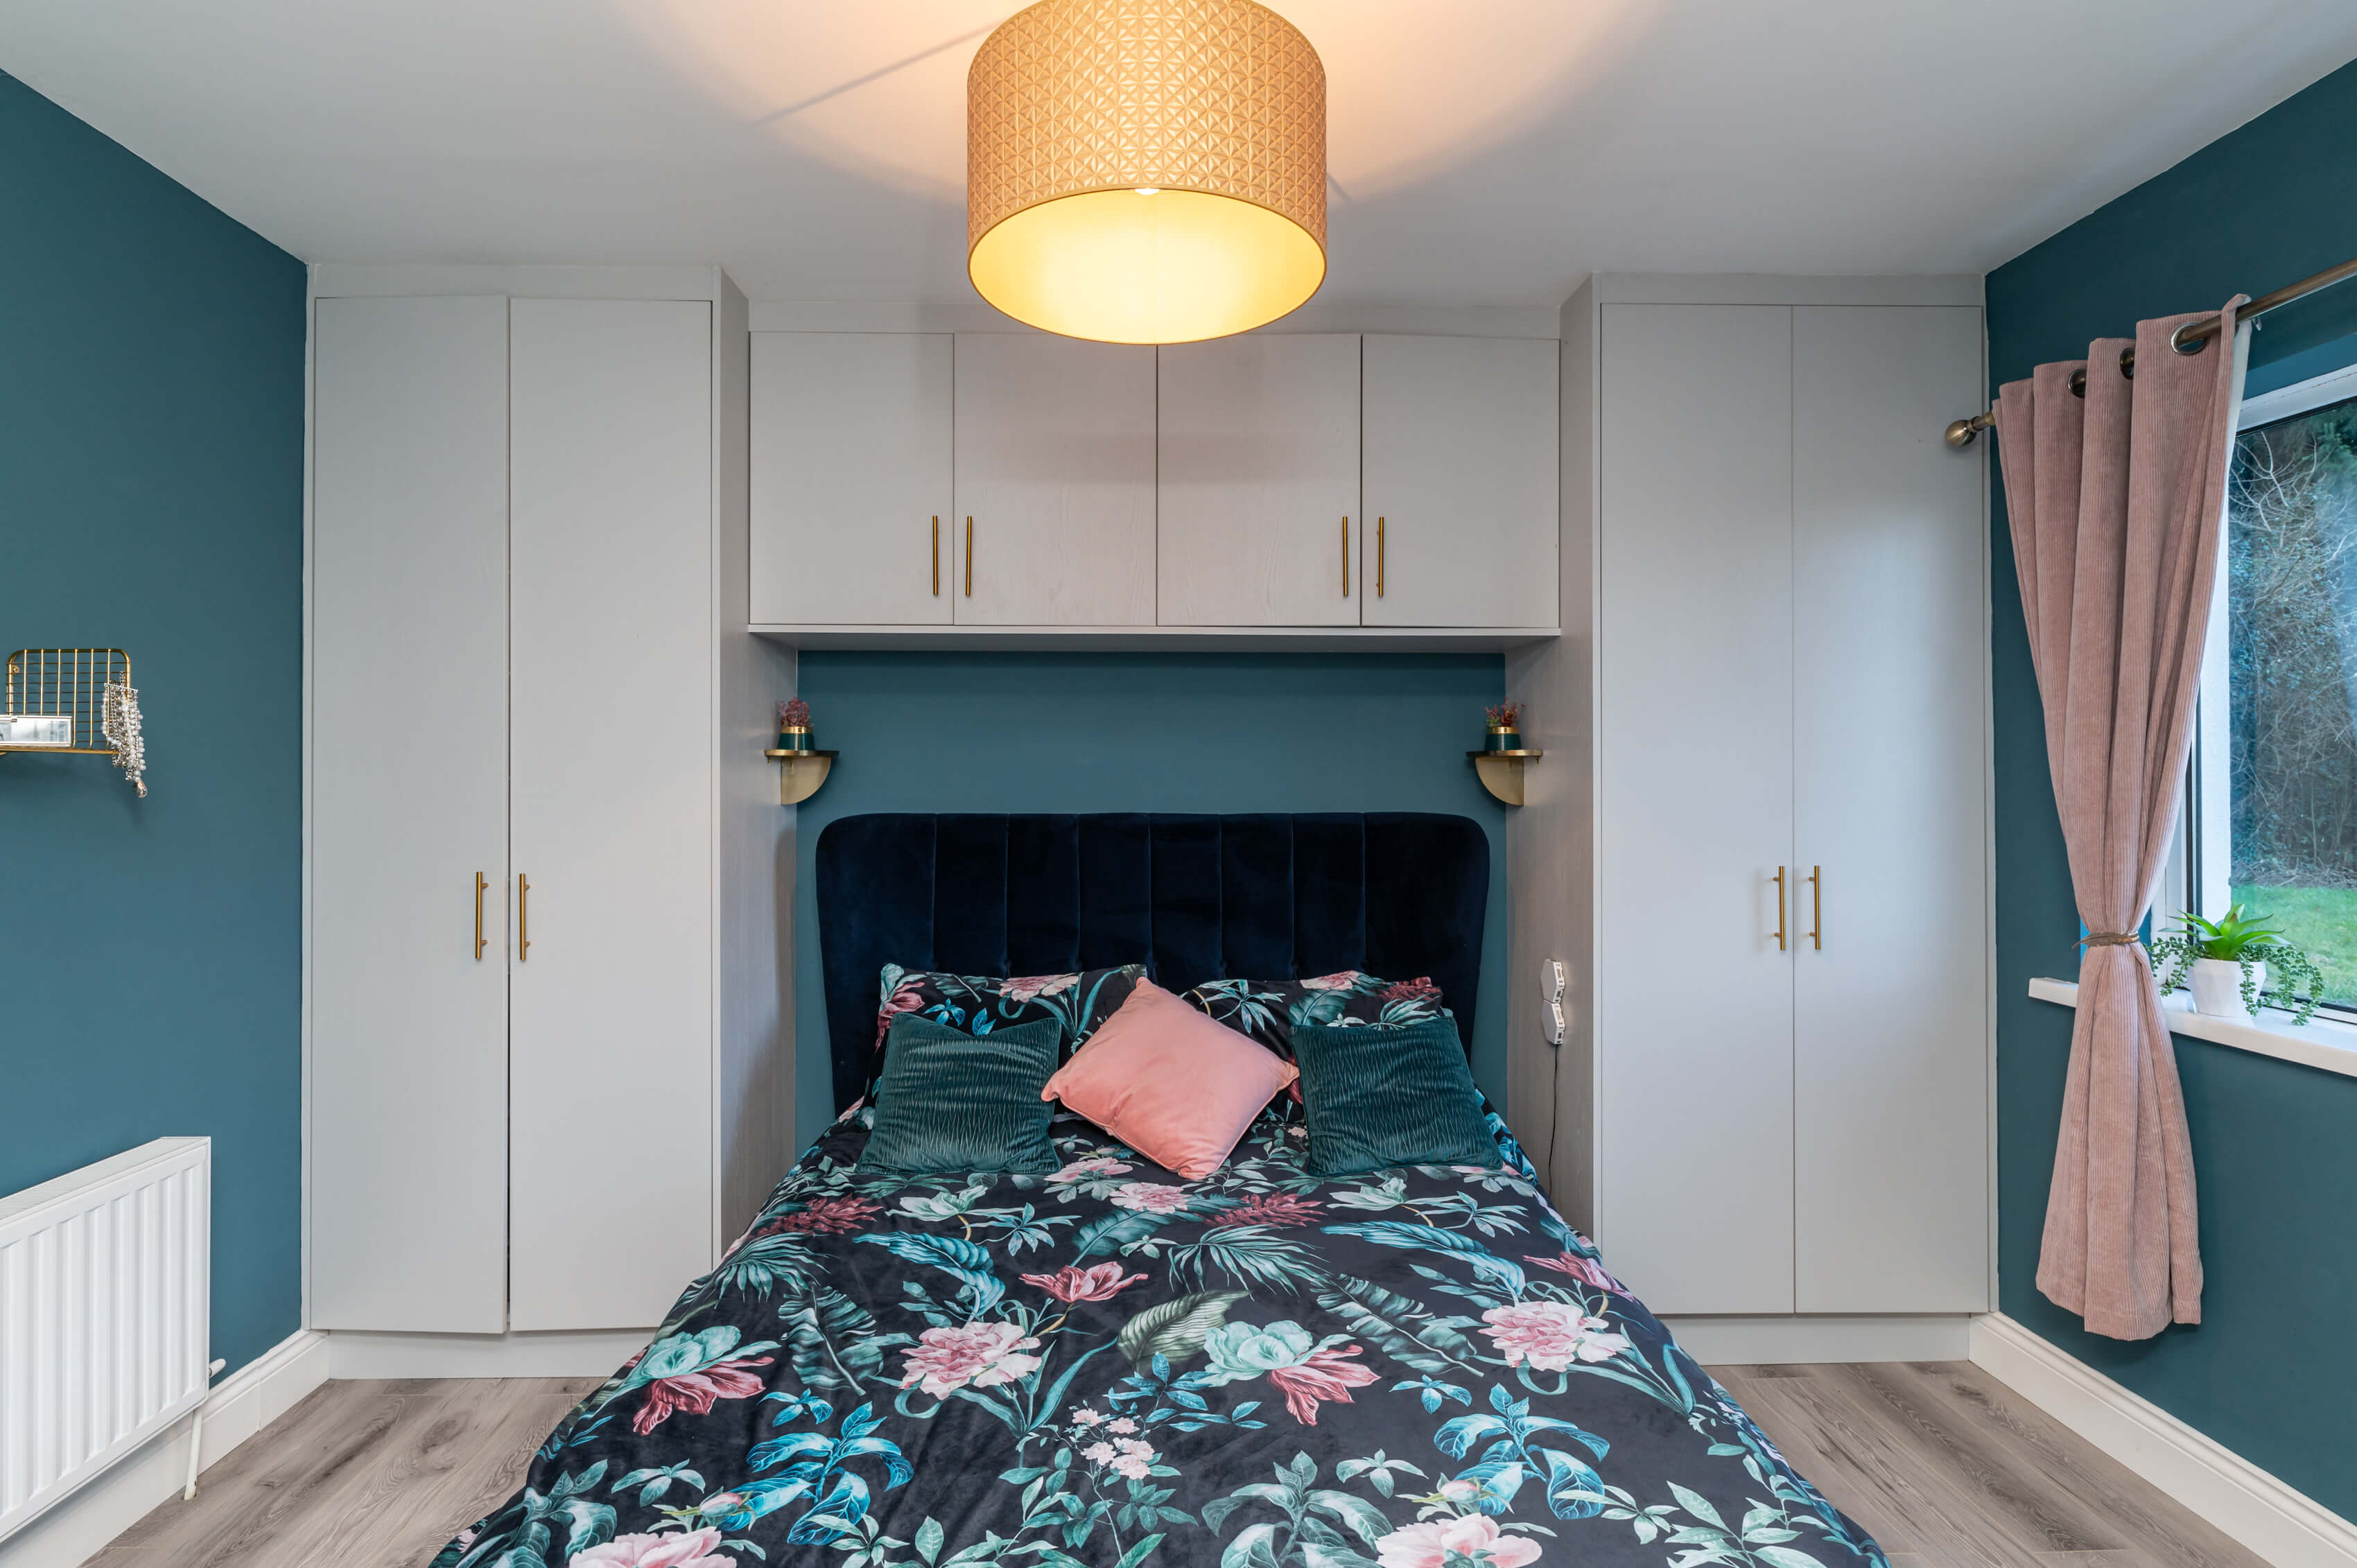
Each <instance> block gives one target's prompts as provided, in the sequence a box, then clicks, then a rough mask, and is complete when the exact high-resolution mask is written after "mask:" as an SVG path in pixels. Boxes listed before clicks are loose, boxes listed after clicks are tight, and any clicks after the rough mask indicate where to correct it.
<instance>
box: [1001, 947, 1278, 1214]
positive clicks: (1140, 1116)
mask: <svg viewBox="0 0 2357 1568" xmlns="http://www.w3.org/2000/svg"><path fill="white" fill-rule="evenodd" d="M1300 1076H1301V1071H1300V1069H1298V1068H1297V1067H1295V1066H1294V1065H1293V1064H1292V1063H1291V1062H1289V1061H1286V1060H1285V1059H1284V1058H1281V1057H1279V1056H1277V1055H1276V1054H1275V1052H1273V1051H1270V1050H1267V1049H1265V1048H1264V1047H1261V1046H1258V1045H1255V1044H1254V1042H1253V1041H1252V1040H1251V1039H1250V1038H1249V1037H1248V1036H1243V1035H1240V1034H1238V1033H1237V1032H1236V1031H1235V1030H1233V1029H1231V1028H1229V1027H1228V1026H1226V1025H1224V1024H1215V1023H1213V1022H1212V1021H1211V1019H1209V1018H1207V1017H1205V1016H1203V1015H1202V1014H1200V1013H1198V1012H1197V1011H1195V1009H1193V1008H1192V1007H1189V1006H1188V1005H1187V1004H1185V1003H1184V1002H1181V1001H1180V1000H1179V998H1178V997H1176V996H1173V995H1172V994H1170V993H1168V991H1165V990H1163V989H1162V988H1161V987H1160V986H1158V985H1157V984H1155V983H1153V982H1152V981H1150V980H1140V981H1139V982H1138V983H1137V989H1135V991H1132V992H1131V993H1129V1000H1128V1001H1126V1002H1124V1003H1123V1004H1121V1007H1120V1009H1119V1011H1117V1012H1115V1013H1114V1015H1113V1016H1112V1017H1110V1018H1108V1019H1106V1020H1105V1021H1104V1022H1103V1024H1102V1025H1100V1026H1098V1027H1097V1032H1096V1033H1095V1034H1093V1035H1091V1036H1089V1039H1088V1043H1087V1044H1086V1045H1083V1046H1082V1047H1081V1048H1080V1049H1079V1050H1078V1051H1075V1052H1074V1053H1073V1054H1072V1059H1071V1061H1068V1062H1066V1063H1065V1064H1064V1065H1063V1066H1062V1067H1061V1068H1060V1069H1057V1071H1056V1075H1055V1076H1054V1077H1053V1078H1051V1079H1049V1080H1048V1086H1047V1087H1046V1088H1045V1089H1042V1090H1040V1091H1039V1098H1040V1099H1042V1100H1060V1101H1063V1102H1064V1104H1065V1106H1066V1107H1067V1108H1068V1109H1070V1110H1072V1111H1076V1112H1080V1113H1081V1114H1082V1115H1083V1116H1085V1117H1087V1118H1088V1119H1089V1120H1090V1121H1092V1122H1095V1123H1096V1124H1097V1125H1098V1126H1100V1127H1102V1128H1103V1129H1104V1130H1105V1131H1106V1132H1108V1133H1112V1134H1113V1135H1114V1137H1116V1138H1119V1139H1120V1140H1121V1141H1122V1142H1123V1143H1125V1144H1128V1145H1129V1146H1130V1147H1131V1148H1133V1149H1135V1150H1136V1151H1137V1152H1138V1153H1139V1154H1141V1155H1145V1156H1146V1158H1147V1159H1149V1160H1152V1161H1153V1162H1154V1163H1155V1164H1157V1165H1162V1166H1164V1167H1166V1168H1168V1169H1169V1170H1174V1171H1177V1172H1178V1173H1179V1175H1180V1176H1185V1177H1186V1178H1187V1179H1188V1180H1189V1181H1200V1180H1202V1179H1203V1178H1204V1177H1205V1176H1210V1175H1211V1173H1212V1172H1213V1171H1216V1170H1218V1169H1219V1168H1220V1165H1221V1164H1222V1162H1223V1161H1225V1160H1226V1159H1227V1157H1228V1151H1229V1150H1231V1149H1232V1148H1234V1147H1235V1146H1236V1140H1237V1139H1239V1138H1241V1137H1243V1135H1244V1129H1245V1128H1247V1127H1250V1126H1251V1125H1252V1122H1253V1118H1254V1117H1255V1116H1257V1115H1259V1114H1260V1108H1261V1107H1262V1106H1264V1105H1266V1104H1267V1103H1268V1101H1269V1097H1270V1096H1272V1095H1274V1094H1275V1093H1276V1092H1277V1091H1278V1090H1281V1089H1284V1088H1285V1087H1286V1086H1287V1085H1288V1084H1290V1083H1292V1082H1293V1080H1294V1079H1297V1078H1298V1077H1300Z"/></svg>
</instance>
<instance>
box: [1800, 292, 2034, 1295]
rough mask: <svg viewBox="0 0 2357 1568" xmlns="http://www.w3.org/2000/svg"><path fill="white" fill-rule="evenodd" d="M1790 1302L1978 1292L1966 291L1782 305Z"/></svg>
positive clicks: (1978, 1068) (1979, 1034) (1973, 516)
mask: <svg viewBox="0 0 2357 1568" xmlns="http://www.w3.org/2000/svg"><path fill="white" fill-rule="evenodd" d="M1793 322H1794V325H1793V367H1792V387H1793V413H1792V429H1793V474H1792V489H1793V506H1794V540H1795V543H1794V566H1793V584H1794V620H1793V629H1792V638H1793V649H1794V655H1793V657H1794V674H1795V685H1794V691H1793V702H1792V714H1793V720H1794V725H1795V729H1796V741H1797V746H1798V755H1797V758H1796V762H1797V775H1796V777H1797V811H1798V817H1797V833H1796V842H1795V852H1796V854H1799V855H1800V856H1801V857H1803V858H1804V859H1805V860H1806V861H1807V862H1808V863H1809V865H1808V866H1804V867H1803V873H1804V874H1805V873H1806V871H1807V870H1809V869H1810V868H1812V867H1817V866H1822V868H1823V869H1822V875H1823V877H1824V881H1823V883H1822V885H1821V886H1820V887H1819V888H1817V889H1807V888H1804V889H1803V898H1802V906H1801V914H1800V924H1801V927H1802V928H1803V929H1807V928H1808V927H1809V926H1810V924H1811V916H1812V913H1813V908H1815V906H1816V904H1817V902H1818V900H1816V899H1814V898H1813V897H1811V894H1812V893H1813V892H1821V893H1822V908H1823V913H1824V926H1823V946H1822V947H1820V946H1819V945H1818V942H1817V941H1816V940H1809V941H1805V942H1803V944H1801V946H1800V949H1799V950H1798V952H1797V953H1796V954H1795V957H1794V961H1793V962H1794V978H1795V981H1796V984H1797V992H1796V1003H1795V1014H1794V1016H1795V1032H1794V1039H1795V1047H1796V1049H1795V1056H1794V1064H1795V1072H1796V1075H1797V1085H1798V1113H1797V1114H1798V1121H1797V1123H1796V1126H1795V1128H1794V1135H1793V1147H1794V1150H1795V1155H1796V1159H1797V1162H1798V1165H1797V1173H1796V1176H1797V1187H1796V1202H1797V1213H1796V1219H1795V1227H1794V1237H1795V1242H1796V1248H1797V1252H1798V1260H1799V1265H1798V1266H1799V1304H1800V1310H1801V1311H1803V1312H1977V1311H1982V1310H1985V1309H1986V1307H1987V1306H1988V1305H1989V1302H1988V1271H1989V1257H1988V1164H1987V1161H1988V1110H1987V1092H1988V1090H1987V1082H1988V1016H1987V1007H1988V971H1987V965H1986V940H1987V938H1986V920H1987V908H1988V906H1987V869H1986V868H1987V855H1988V845H1987V841H1986V832H1987V826H1986V824H1987V800H1986V792H1985V791H1986V786H1985V782H1984V780H1985V778H1986V768H1987V763H1986V752H1985V749H1984V745H1985V743H1984V740H1983V735H1984V724H1985V719H1986V714H1985V713H1984V710H1983V690H1984V685H1983V682H1984V671H1985V670H1986V660H1987V657H1988V644H1987V640H1986V613H1987V602H1988V596H1987V586H1986V571H1985V567H1984V561H1985V552H1986V526H1985V518H1984V512H1983V505H1984V503H1983V499H1982V491H1981V486H1982V481H1983V476H1984V475H1985V474H1986V472H1987V464H1986V460H1985V459H1982V458H1977V457H1975V456H1973V455H1972V454H1971V453H1970V452H1954V451H1951V450H1949V448H1948V446H1947V444H1946V443H1945V442H1943V441H1942V440H1941V439H1940V432H1941V430H1942V428H1943V426H1944V425H1945V424H1946V423H1947V421H1948V420H1950V419H1953V418H1954V417H1955V416H1954V415H1953V414H1946V415H1943V414H1942V413H1941V412H1940V411H1941V410H1942V409H1945V408H1967V407H1971V406H1974V404H1975V399H1977V398H1978V397H1979V396H1980V395H1981V389H1982V380H1981V318H1980V312H1979V311H1978V310H1976V309H1972V308H1955V307H1941V308H1928V307H1912V308H1896V307H1894V308H1850V307H1845V308H1826V307H1807V308H1803V309H1799V310H1796V311H1795V312H1794V313H1793Z"/></svg>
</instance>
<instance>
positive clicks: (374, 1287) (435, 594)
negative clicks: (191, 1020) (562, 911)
mask: <svg viewBox="0 0 2357 1568" xmlns="http://www.w3.org/2000/svg"><path fill="white" fill-rule="evenodd" d="M507 308H508V307H507V301H505V300H503V299H322V300H320V301H319V302H318V306H317V312H318V313H317V333H316V337H315V338H314V343H313V357H314V382H313V392H312V399H313V401H312V433H313V435H312V441H313V464H314V470H313V483H312V519H313V522H312V528H313V538H312V562H311V578H312V581H311V624H312V634H311V657H312V666H311V689H312V702H311V710H310V712H311V716H310V725H311V782H310V789H309V798H310V802H311V829H310V845H309V854H310V875H311V1125H310V1137H309V1145H308V1149H309V1156H310V1217H309V1229H310V1248H309V1252H310V1258H309V1263H310V1323H311V1325H312V1326H314V1327H317V1328H364V1329H382V1330H410V1331H418V1332H429V1333H443V1334H496V1333H498V1332H500V1330H501V1329H502V1328H504V1327H505V1326H506V1305H507V1240H508V1238H507V1223H506V1221H507V1166H508V1143H507V1133H508V1100H507V1071H508V1051H507V1043H508V1042H507V1034H508V1020H507V1006H508V985H507V961H506V953H505V946H506V943H505V938H506V927H505V923H504V920H503V916H502V896H501V891H500V889H501V887H502V886H503V884H504V881H505V877H506V865H507V750H508V713H507V641H508V627H507V524H508V519H507V488H508V478H507V469H508V448H507V395H508V393H507ZM478 873H479V874H481V875H482V876H483V877H484V878H485V879H486V880H487V881H488V882H489V883H490V887H489V889H488V890H487V891H486V893H485V894H484V897H483V903H482V909H483V933H482V934H483V936H484V938H485V939H486V941H487V944H488V945H486V946H484V947H483V948H482V949H481V950H479V951H478V949H477V947H476V943H475V918H474V911H475V877H476V875H477V874H478Z"/></svg>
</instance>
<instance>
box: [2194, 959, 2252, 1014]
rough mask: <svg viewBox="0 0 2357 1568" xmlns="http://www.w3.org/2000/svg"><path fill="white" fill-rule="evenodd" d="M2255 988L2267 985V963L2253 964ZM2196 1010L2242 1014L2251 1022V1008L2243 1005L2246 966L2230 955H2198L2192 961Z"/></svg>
mask: <svg viewBox="0 0 2357 1568" xmlns="http://www.w3.org/2000/svg"><path fill="white" fill-rule="evenodd" d="M2251 980H2252V983H2253V985H2254V988H2255V990H2258V991H2265V990H2266V988H2267V966H2266V964H2264V963H2254V964H2253V965H2251ZM2192 982H2193V1010H2194V1011H2195V1012H2196V1013H2206V1014H2208V1015H2210V1016H2211V1017H2212V1018H2240V1019H2242V1020H2243V1021H2244V1023H2248V1022H2250V1018H2251V1010H2250V1009H2249V1008H2247V1007H2245V1006H2244V1005H2243V966H2242V965H2241V964H2239V963H2235V962H2233V961H2232V960H2229V959H2222V958H2197V959H2195V960H2194V961H2193V974H2192Z"/></svg>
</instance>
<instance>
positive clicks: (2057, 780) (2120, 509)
mask: <svg viewBox="0 0 2357 1568" xmlns="http://www.w3.org/2000/svg"><path fill="white" fill-rule="evenodd" d="M2240 303H2241V296H2239V295H2238V296H2237V297H2236V298H2235V299H2234V300H2233V301H2230V302H2229V303H2228V305H2227V306H2226V310H2227V315H2226V317H2225V318H2224V320H2223V321H2222V323H2221V326H2222V332H2221V334H2220V336H2219V337H2218V338H2215V339H2213V340H2212V341H2211V342H2210V343H2209V344H2208V346H2207V347H2206V348H2205V349H2203V350H2202V351H2201V352H2200V353H2198V354H2180V353H2178V352H2177V351H2176V350H2175V349H2172V348H2171V347H2170V346H2169V338H2170V335H2171V334H2172V333H2174V332H2175V331H2176V330H2177V329H2178V328H2180V327H2182V326H2184V325H2186V324H2187V323H2189V322H2194V321H2200V320H2201V319H2203V317H2201V316H2200V315H2195V316H2179V317H2168V318H2165V319H2162V320H2158V321H2145V322H2139V323H2138V324H2137V326H2136V373H2135V377H2134V379H2133V380H2131V379H2130V378H2129V377H2128V376H2126V375H2124V374H2122V373H2121V370H2120V350H2121V349H2125V348H2126V347H2127V346H2128V344H2127V342H2126V339H2122V338H2098V339H2097V340H2096V341H2095V342H2093V343H2092V344H2090V345H2089V346H2088V349H2087V358H2086V360H2085V361H2084V362H2083V364H2082V363H2069V364H2055V365H2040V366H2039V367H2038V368H2037V370H2036V371H2033V372H2032V373H2031V375H2030V378H2029V380H2028V381H2015V382H2012V383H2010V384H2009V385H2007V386H2006V387H2004V388H2003V389H2002V390H2001V391H2000V392H1999V394H1998V397H1997V408H1996V432H1997V452H1998V456H1999V457H2000V458H2001V460H2002V462H2003V466H2004V470H2005V502H2006V512H2007V517H2008V518H2009V519H2010V520H2011V523H2012V530H2013V555H2014V562H2015V564H2016V567H2017V569H2018V572H2019V575H2020V577H2021V607H2022V610H2023V613H2024V615H2025V617H2026V618H2027V619H2028V621H2029V651H2030V658H2031V660H2032V662H2033V663H2034V665H2035V666H2036V669H2037V672H2038V693H2039V698H2040V702H2041V703H2043V704H2044V707H2045V710H2046V751H2047V757H2048V760H2049V762H2050V764H2051V766H2052V770H2053V775H2054V800H2055V804H2056V806H2057V807H2058V808H2059V810H2060V811H2061V819H2062V837H2063V842H2064V843H2065V844H2066V846H2067V847H2068V849H2069V852H2070V862H2071V886H2072V891H2073V893H2074V894H2075V895H2076V896H2077V898H2078V903H2079V918H2080V919H2082V920H2083V921H2084V922H2085V923H2086V927H2087V930H2088V932H2089V936H2088V939H2087V946H2086V949H2085V956H2084V958H2083V960H2082V961H2081V963H2080V967H2079V1007H2078V1018H2077V1022H2076V1023H2075V1024H2074V1025H2073V1026H2072V1032H2071V1065H2070V1069H2069V1071H2068V1073H2067V1075H2066V1077H2065V1079H2064V1081H2063V1090H2062V1126H2061V1137H2060V1139H2059V1140H2058V1142H2057V1145H2056V1148H2055V1151H2054V1181H2053V1186H2052V1188H2051V1189H2050V1192H2049V1193H2048V1195H2047V1199H2046V1234H2045V1240H2044V1242H2043V1244H2042V1248H2041V1251H2040V1256H2039V1262H2038V1288H2039V1289H2040V1291H2042V1292H2043V1293H2045V1294H2046V1295H2047V1296H2049V1297H2050V1298H2051V1299H2052V1300H2053V1301H2055V1302H2056V1303H2058V1304H2059V1305H2062V1306H2065V1307H2068V1308H2069V1309H2070V1310H2072V1312H2075V1313H2077V1314H2079V1316H2081V1318H2083V1320H2084V1321H2085V1323H2086V1326H2087V1327H2088V1329H2089V1330H2090V1331H2091V1332H2093V1333H2096V1334H2104V1335H2109V1336H2111V1337H2114V1338H2115V1339H2144V1338H2148V1337H2151V1336H2152V1335H2155V1334H2158V1333H2159V1332H2160V1331H2161V1329H2163V1328H2164V1327H2166V1326H2168V1325H2169V1323H2170V1322H2172V1321H2174V1322H2178V1323H2198V1322H2200V1321H2201V1238H2200V1235H2199V1233H2198V1231H2197V1230H2196V1225H2195V1217H2194V1190H2193V1153H2192V1147H2191V1144H2190V1142H2189V1141H2188V1139H2187V1136H2186V1131H2185V1102H2184V1098H2183V1095H2182V1093H2181V1091H2180V1090H2179V1086H2178V1080H2177V1058H2176V1055H2175V1052H2174V1048H2173V1047H2172V1046H2171V1043H2170V1040H2169V1030H2168V1027H2167V1026H2166V1025H2165V1024H2164V1023H2163V1021H2162V1015H2161V1006H2160V993H2159V989H2158V986H2156V985H2155V983H2154V982H2153V974H2152V965H2151V963H2150V961H2149V960H2148V959H2147V956H2146V954H2145V950H2144V949H2143V948H2142V947H2140V946H2138V945H2137V944H2136V942H2135V941H2134V940H2126V939H2127V938H2128V937H2129V936H2130V934H2132V933H2134V932H2135V931H2136V929H2137V928H2138V927H2139V926H2141V925H2142V924H2143V923H2144V918H2145V913H2146V911H2147V909H2148V908H2150V907H2151V904H2152V892H2153V885H2154V883H2155V881H2156V880H2157V879H2158V875H2159V873H2160V867H2161V864H2162V862H2163V861H2164V860H2165V859H2166V857H2167V855H2168V853H2169V839H2170V836H2171V833H2172V832H2173V830H2174V828H2175V824H2176V819H2177V813H2178V808H2179V799H2180V795H2181V793H2182V790H2183V787H2184V781H2185V759H2186V751H2187V747H2188V746H2189V745H2190V742H2191V738H2192V725H2193V699H2194V694H2195V691H2196V688H2197V684H2198V679H2199V675H2200V672H2201V649H2202V639H2203V638H2204V636H2205V635H2206V634H2207V632H2208V630H2209V621H2210V600H2211V593H2212V588H2213V586H2214V585H2215V584H2216V582H2217V575H2218V571H2219V555H2220V551H2221V549H2222V542H2223V534H2224V528H2223V522H2222V519H2223V515H2224V508H2225V496H2226V470H2227V463H2228V461H2229V459H2230V457H2231V456H2232V442H2233V432H2234V411H2235V406H2236V404H2237V403H2238V402H2239V401H2240V392H2241V380H2242V364H2243V360H2244V349H2245V346H2246V344H2247V341H2248V339H2247V338H2238V337H2237V335H2236V333H2235V332H2234V330H2233V314H2232V312H2233V308H2234V306H2236V305H2239V304H2240ZM2081 369H2084V370H2085V371H2086V372H2087V384H2086V395H2085V397H2083V398H2081V397H2078V396H2075V395H2073V394H2072V391H2071V385H2070V382H2071V374H2072V371H2077V370H2081Z"/></svg>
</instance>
